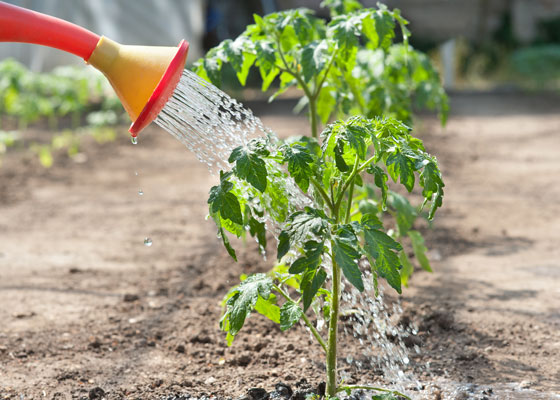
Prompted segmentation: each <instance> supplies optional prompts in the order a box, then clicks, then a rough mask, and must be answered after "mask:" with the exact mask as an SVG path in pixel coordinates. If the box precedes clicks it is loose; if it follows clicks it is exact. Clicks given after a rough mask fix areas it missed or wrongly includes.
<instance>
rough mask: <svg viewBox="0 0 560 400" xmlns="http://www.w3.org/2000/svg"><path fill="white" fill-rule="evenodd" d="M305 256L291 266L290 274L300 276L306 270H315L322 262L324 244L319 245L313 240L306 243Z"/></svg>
mask: <svg viewBox="0 0 560 400" xmlns="http://www.w3.org/2000/svg"><path fill="white" fill-rule="evenodd" d="M304 251H305V256H303V257H300V258H298V259H297V260H296V261H294V263H292V265H291V266H290V270H289V272H290V274H294V275H295V274H300V273H302V272H303V271H305V270H315V269H317V267H318V266H319V264H320V262H321V256H322V255H323V251H324V243H318V242H315V241H313V240H310V241H309V242H307V243H305V246H304Z"/></svg>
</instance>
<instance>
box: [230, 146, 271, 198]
mask: <svg viewBox="0 0 560 400" xmlns="http://www.w3.org/2000/svg"><path fill="white" fill-rule="evenodd" d="M266 154H267V153H266ZM266 154H264V153H263V151H262V149H261V148H260V147H258V146H252V145H251V143H250V144H249V146H248V147H243V146H239V147H236V148H235V149H234V150H233V151H232V152H231V155H230V156H229V159H228V161H229V162H230V163H232V162H234V161H235V172H236V175H237V176H238V177H239V178H241V179H245V180H246V181H247V182H249V183H250V184H251V185H253V186H254V187H255V188H256V189H257V190H259V191H261V192H262V193H264V191H265V190H266V185H267V179H266V178H267V176H268V172H267V170H266V164H265V162H264V160H263V159H262V158H261V157H260V156H261V155H266Z"/></svg>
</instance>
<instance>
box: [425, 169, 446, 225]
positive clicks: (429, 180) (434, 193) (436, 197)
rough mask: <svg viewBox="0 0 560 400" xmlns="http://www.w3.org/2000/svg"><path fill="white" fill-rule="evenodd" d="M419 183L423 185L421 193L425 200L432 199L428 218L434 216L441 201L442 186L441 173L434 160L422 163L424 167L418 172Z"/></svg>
mask: <svg viewBox="0 0 560 400" xmlns="http://www.w3.org/2000/svg"><path fill="white" fill-rule="evenodd" d="M420 185H421V186H422V187H423V190H422V195H423V196H424V198H425V199H426V201H427V200H432V207H431V210H430V214H429V216H428V218H429V219H432V218H433V217H434V214H435V212H436V210H437V209H438V208H439V207H441V205H442V203H443V187H444V186H445V185H444V183H443V180H442V178H441V173H440V171H439V168H438V166H437V164H436V163H435V162H434V161H428V162H426V163H424V169H423V170H422V172H421V173H420Z"/></svg>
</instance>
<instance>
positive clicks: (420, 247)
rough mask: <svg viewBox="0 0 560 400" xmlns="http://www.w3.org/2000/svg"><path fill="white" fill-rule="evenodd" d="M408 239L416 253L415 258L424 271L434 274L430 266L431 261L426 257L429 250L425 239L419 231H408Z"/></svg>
mask: <svg viewBox="0 0 560 400" xmlns="http://www.w3.org/2000/svg"><path fill="white" fill-rule="evenodd" d="M408 237H409V238H410V241H411V243H412V250H413V251H414V256H415V257H416V259H417V260H418V262H419V263H420V266H421V267H422V269H424V270H426V271H428V272H432V267H431V266H430V261H429V260H428V257H427V256H426V252H427V251H428V249H427V248H426V246H425V245H424V238H423V237H422V235H421V234H420V232H418V231H408Z"/></svg>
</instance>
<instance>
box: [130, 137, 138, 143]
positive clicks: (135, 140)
mask: <svg viewBox="0 0 560 400" xmlns="http://www.w3.org/2000/svg"><path fill="white" fill-rule="evenodd" d="M130 141H131V142H132V144H138V138H137V137H136V136H131V137H130Z"/></svg>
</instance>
